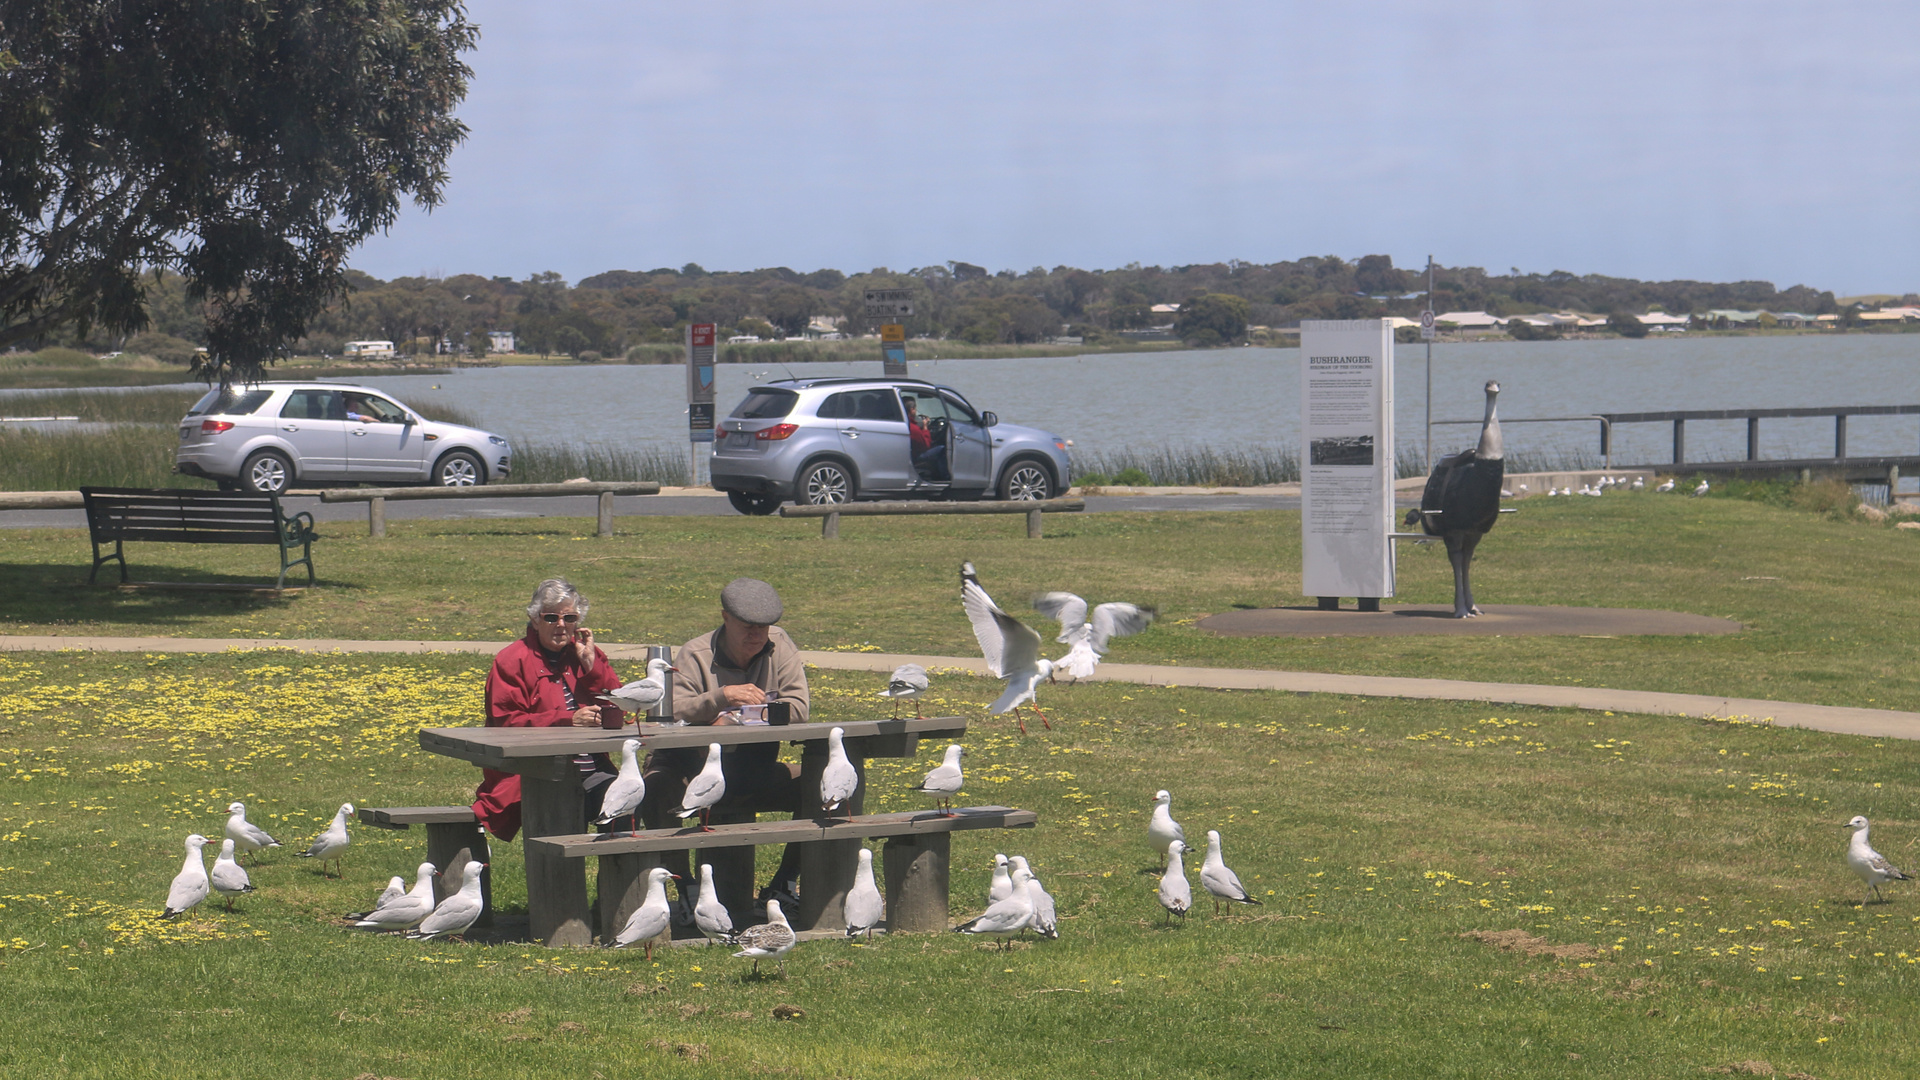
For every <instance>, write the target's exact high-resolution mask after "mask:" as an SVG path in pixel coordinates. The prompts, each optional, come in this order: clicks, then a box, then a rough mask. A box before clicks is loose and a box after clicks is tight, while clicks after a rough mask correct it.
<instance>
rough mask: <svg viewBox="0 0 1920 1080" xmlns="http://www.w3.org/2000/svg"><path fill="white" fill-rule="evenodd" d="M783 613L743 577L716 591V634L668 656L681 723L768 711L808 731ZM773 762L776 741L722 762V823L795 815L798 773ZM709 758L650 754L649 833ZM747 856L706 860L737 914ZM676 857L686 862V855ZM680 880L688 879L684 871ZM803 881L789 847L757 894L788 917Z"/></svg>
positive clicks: (718, 721)
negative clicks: (738, 860)
mask: <svg viewBox="0 0 1920 1080" xmlns="http://www.w3.org/2000/svg"><path fill="white" fill-rule="evenodd" d="M781 614H782V608H781V604H780V594H779V593H777V592H775V591H774V588H773V586H771V585H769V584H767V583H766V582H764V581H760V580H758V579H755V578H745V577H743V578H735V579H734V580H733V581H731V582H728V583H727V587H726V588H724V589H722V590H720V627H719V629H717V630H714V631H713V632H711V633H707V634H701V635H700V636H699V637H697V638H694V639H693V640H692V641H689V642H687V643H686V644H685V645H683V646H681V647H680V651H679V652H678V653H677V654H675V656H674V659H673V666H674V667H675V668H676V669H677V672H676V674H675V675H674V677H673V715H674V719H676V720H680V721H683V722H685V723H687V724H712V725H716V726H717V725H725V724H737V723H739V722H740V721H741V719H742V718H743V717H742V709H743V708H744V707H746V706H750V705H769V706H776V707H778V706H785V708H786V710H787V714H788V718H789V722H791V723H795V724H804V723H806V722H807V714H808V706H809V703H810V699H809V697H808V694H807V673H806V669H805V668H804V667H803V666H802V665H801V663H800V650H799V649H798V648H797V647H796V646H795V645H794V643H793V639H792V638H790V637H788V636H787V632H786V631H784V630H782V629H780V628H779V627H778V626H775V625H774V624H775V623H777V622H779V621H780V616H781ZM779 757H780V746H779V744H778V743H759V744H755V745H751V746H742V747H739V748H737V749H730V750H728V751H727V752H726V754H725V755H724V756H723V757H722V759H721V769H722V771H723V772H724V773H725V774H726V778H727V796H726V798H725V799H724V800H722V801H721V803H720V804H719V806H717V807H716V808H715V809H716V810H717V811H719V812H720V814H722V815H724V816H726V817H735V816H736V815H737V817H736V819H737V820H748V821H751V820H752V819H753V815H754V814H756V813H759V812H762V811H771V812H779V813H790V814H792V815H793V816H795V817H799V816H801V813H802V810H801V804H802V799H801V797H800V766H798V765H790V764H785V763H783V762H781V761H780V760H779ZM705 760H706V754H705V751H703V750H696V749H684V750H661V751H655V752H654V753H653V754H652V755H651V756H650V757H649V758H648V759H647V802H648V806H647V808H646V815H647V824H648V826H649V827H651V828H661V827H664V826H666V825H669V824H672V822H671V821H670V820H669V818H668V812H669V811H671V810H672V809H673V808H674V807H676V806H678V805H679V803H680V798H681V796H682V795H684V794H685V793H686V787H687V781H689V780H691V779H692V778H693V777H694V776H696V775H698V774H699V772H700V769H701V766H702V765H703V764H704V763H705ZM723 819H724V818H723ZM752 850H753V849H751V848H738V849H733V848H725V849H715V850H714V851H712V852H710V853H709V854H711V855H712V856H713V858H712V859H711V860H710V861H712V862H713V863H714V875H715V878H716V881H715V887H716V889H717V890H718V891H719V893H720V897H721V901H722V902H723V903H725V904H726V905H727V906H728V907H729V908H731V909H734V910H736V911H738V910H741V909H742V908H744V907H745V904H744V903H743V901H744V898H745V894H746V892H747V891H750V888H751V884H752V882H751V877H752V872H753V863H752ZM726 853H733V854H740V855H744V856H745V862H744V864H743V865H732V864H731V863H732V862H733V861H732V860H727V859H725V858H724V855H725V854H726ZM678 858H681V859H684V858H685V854H684V853H680V854H679V855H678ZM723 862H725V863H728V864H729V865H722V864H723ZM676 872H678V873H681V874H682V876H685V877H688V878H689V879H691V877H692V875H691V874H688V873H686V868H685V867H684V866H682V867H680V868H679V869H677V870H676ZM799 875H800V852H799V849H798V848H796V847H793V846H792V845H789V846H788V847H787V849H786V851H785V852H784V853H783V854H782V856H781V859H780V868H779V870H777V871H775V872H774V876H773V883H772V884H771V885H769V886H768V887H767V888H766V889H764V890H762V891H761V894H760V899H761V900H762V901H763V902H764V901H765V900H768V899H774V900H779V901H780V902H781V906H782V907H786V908H788V909H789V910H792V904H793V903H794V902H795V900H796V891H797V890H796V887H795V886H796V880H797V879H798V877H799ZM729 879H731V880H729Z"/></svg>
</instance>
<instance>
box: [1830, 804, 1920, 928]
mask: <svg viewBox="0 0 1920 1080" xmlns="http://www.w3.org/2000/svg"><path fill="white" fill-rule="evenodd" d="M1841 828H1843V829H1852V830H1853V839H1851V840H1849V841H1847V869H1849V870H1852V871H1853V872H1854V874H1855V875H1856V876H1857V877H1859V879H1860V880H1861V881H1863V882H1865V883H1866V886H1867V890H1868V892H1869V893H1870V894H1871V895H1873V896H1875V897H1878V896H1879V895H1880V883H1881V882H1883V881H1912V880H1913V878H1911V877H1909V876H1908V875H1907V874H1905V873H1902V872H1901V871H1900V870H1898V869H1896V868H1895V867H1894V865H1893V864H1892V863H1890V862H1888V861H1887V857H1886V856H1885V855H1882V854H1880V853H1879V852H1877V851H1875V850H1873V848H1872V847H1871V846H1869V845H1868V844H1867V819H1866V818H1863V817H1861V816H1860V815H1858V814H1855V815H1854V817H1853V820H1851V821H1849V822H1847V823H1846V824H1845V825H1842V826H1841ZM1866 905H1867V898H1866V897H1865V896H1862V897H1861V898H1860V906H1861V907H1865V906H1866Z"/></svg>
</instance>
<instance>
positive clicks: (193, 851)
mask: <svg viewBox="0 0 1920 1080" xmlns="http://www.w3.org/2000/svg"><path fill="white" fill-rule="evenodd" d="M206 846H207V838H206V837H204V836H201V835H200V834H199V833H194V834H193V835H192V836H189V837H187V861H186V862H185V863H184V864H183V865H182V866H181V867H180V872H179V873H178V874H175V875H174V876H173V885H172V886H171V887H170V888H168V889H167V907H166V910H165V911H163V912H162V913H161V915H160V917H161V918H163V919H171V918H173V917H174V916H175V915H178V914H180V913H181V912H183V911H185V910H187V909H188V908H190V907H192V906H193V905H195V904H197V903H199V902H200V901H202V900H205V899H206V898H207V890H208V888H209V887H210V886H209V884H208V882H207V860H206V856H205V855H202V854H201V853H200V851H201V849H202V848H204V847H206Z"/></svg>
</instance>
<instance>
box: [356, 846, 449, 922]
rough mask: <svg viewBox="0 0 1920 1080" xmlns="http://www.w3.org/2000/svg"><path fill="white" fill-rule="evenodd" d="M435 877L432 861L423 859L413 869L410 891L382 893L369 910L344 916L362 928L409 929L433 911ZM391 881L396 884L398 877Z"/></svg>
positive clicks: (438, 872) (437, 874) (436, 872)
mask: <svg viewBox="0 0 1920 1080" xmlns="http://www.w3.org/2000/svg"><path fill="white" fill-rule="evenodd" d="M439 876H440V871H439V870H438V869H436V868H435V867H434V865H433V864H432V863H430V862H423V863H421V864H420V868H419V869H418V870H416V871H415V872H414V879H413V891H412V892H402V893H401V894H400V895H399V896H396V897H394V898H393V899H391V900H388V899H387V898H386V895H385V894H384V893H383V894H381V898H380V903H379V905H378V906H376V907H375V908H374V909H373V910H372V911H362V912H359V913H357V914H353V915H349V916H347V918H349V919H352V920H353V921H354V922H353V925H355V926H357V927H359V928H360V929H362V930H411V929H413V928H414V927H416V926H418V925H420V920H422V919H424V918H426V917H427V916H428V915H431V914H433V879H434V878H436V877H439ZM393 883H394V884H395V885H398V884H400V879H399V878H394V879H393Z"/></svg>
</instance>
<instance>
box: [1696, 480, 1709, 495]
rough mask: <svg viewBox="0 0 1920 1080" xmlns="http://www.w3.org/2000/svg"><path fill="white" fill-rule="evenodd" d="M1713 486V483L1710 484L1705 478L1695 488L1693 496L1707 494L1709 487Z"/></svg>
mask: <svg viewBox="0 0 1920 1080" xmlns="http://www.w3.org/2000/svg"><path fill="white" fill-rule="evenodd" d="M1711 486H1712V485H1710V484H1708V483H1707V482H1706V481H1705V480H1702V481H1700V486H1699V487H1697V488H1694V489H1693V497H1694V498H1696V499H1697V498H1699V497H1700V496H1702V495H1705V494H1706V493H1707V489H1708V488H1709V487H1711Z"/></svg>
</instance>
